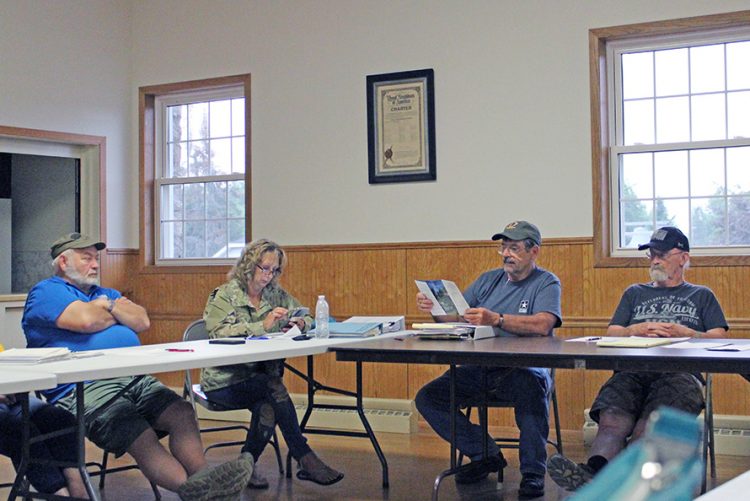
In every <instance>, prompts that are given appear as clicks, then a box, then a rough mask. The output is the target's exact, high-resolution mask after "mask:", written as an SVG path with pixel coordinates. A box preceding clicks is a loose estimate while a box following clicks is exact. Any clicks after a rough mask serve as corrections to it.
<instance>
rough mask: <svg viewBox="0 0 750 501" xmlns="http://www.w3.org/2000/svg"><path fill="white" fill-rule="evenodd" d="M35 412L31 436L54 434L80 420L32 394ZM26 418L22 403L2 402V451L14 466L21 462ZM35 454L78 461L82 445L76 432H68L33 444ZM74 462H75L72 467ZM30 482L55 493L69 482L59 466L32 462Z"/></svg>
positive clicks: (49, 492) (46, 457)
mask: <svg viewBox="0 0 750 501" xmlns="http://www.w3.org/2000/svg"><path fill="white" fill-rule="evenodd" d="M29 411H30V413H31V426H30V432H31V433H30V435H31V437H32V438H33V437H35V436H38V435H40V434H43V433H50V432H53V431H57V430H60V429H63V428H66V427H75V425H76V420H75V417H73V415H72V414H70V413H69V412H68V411H65V410H63V409H60V408H57V407H55V406H53V405H50V404H47V403H45V402H42V401H41V400H39V399H38V398H34V397H29ZM22 430H23V417H22V412H21V404H19V403H16V404H13V405H10V406H9V405H6V404H0V454H3V455H4V456H9V457H10V458H11V459H12V460H13V465H14V466H15V467H18V465H19V464H20V462H21V447H22V445H23V444H22V440H21V437H22ZM30 453H31V457H33V458H36V459H48V460H49V459H53V460H58V461H68V462H71V463H74V462H75V461H76V460H77V455H78V446H77V442H76V434H75V433H68V434H65V435H60V436H59V437H54V438H49V439H47V440H45V441H43V442H37V443H35V444H32V445H31V449H30ZM72 466H73V465H71V467H72ZM27 475H28V477H29V481H30V482H31V485H33V486H34V488H35V489H36V490H38V491H39V492H43V493H46V494H51V493H53V492H56V491H58V490H59V489H61V488H63V487H65V486H66V485H67V482H66V480H65V477H64V476H63V474H62V471H61V470H60V468H59V467H57V466H52V465H49V464H39V463H32V464H30V465H29V469H28V471H27Z"/></svg>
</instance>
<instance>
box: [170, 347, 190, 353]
mask: <svg viewBox="0 0 750 501" xmlns="http://www.w3.org/2000/svg"><path fill="white" fill-rule="evenodd" d="M164 351H171V352H176V353H186V352H193V351H195V350H194V349H192V348H167V349H166V350H164Z"/></svg>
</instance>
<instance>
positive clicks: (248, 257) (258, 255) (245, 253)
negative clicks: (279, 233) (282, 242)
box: [227, 238, 286, 292]
mask: <svg viewBox="0 0 750 501" xmlns="http://www.w3.org/2000/svg"><path fill="white" fill-rule="evenodd" d="M266 252H275V253H276V255H277V256H278V257H279V269H278V271H277V272H276V273H274V275H273V279H272V280H271V282H270V283H269V284H268V285H269V286H271V287H276V286H278V281H279V276H280V275H281V274H282V273H283V271H284V268H285V267H286V253H285V252H284V249H282V248H281V246H279V244H277V243H276V242H272V241H271V240H268V239H265V238H261V239H259V240H254V241H252V242H250V243H249V244H247V245H246V246H245V248H244V249H242V253H241V254H240V257H239V258H238V259H237V262H236V263H235V264H234V266H233V267H232V269H231V270H230V271H229V273H227V278H228V279H229V280H232V279H236V280H237V281H238V282H239V283H240V286H241V287H242V289H243V290H245V291H246V292H247V281H248V279H249V278H251V277H252V276H253V274H254V273H255V269H256V266H259V265H260V263H261V261H262V260H263V255H264V254H265V253H266Z"/></svg>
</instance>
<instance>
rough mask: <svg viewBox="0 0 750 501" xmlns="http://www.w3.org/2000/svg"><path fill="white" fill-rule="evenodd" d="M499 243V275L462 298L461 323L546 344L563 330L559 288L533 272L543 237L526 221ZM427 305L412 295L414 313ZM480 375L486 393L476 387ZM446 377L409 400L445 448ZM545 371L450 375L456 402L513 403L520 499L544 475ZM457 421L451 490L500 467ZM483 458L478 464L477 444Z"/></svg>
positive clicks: (478, 432) (493, 449) (467, 370)
mask: <svg viewBox="0 0 750 501" xmlns="http://www.w3.org/2000/svg"><path fill="white" fill-rule="evenodd" d="M492 239H493V240H500V241H501V245H500V248H499V249H498V253H499V254H500V255H501V256H502V258H503V266H502V268H498V269H494V270H490V271H488V272H485V273H483V274H482V275H480V276H479V278H477V279H476V280H475V281H474V283H472V284H471V285H469V287H468V288H467V289H466V291H465V292H464V296H465V297H466V301H467V302H468V304H469V306H470V308H469V309H468V310H466V312H465V313H464V319H465V320H466V321H467V322H470V323H472V324H474V325H490V326H493V327H496V328H498V329H499V330H500V332H501V333H502V334H503V335H508V336H552V335H554V328H555V327H559V326H560V325H561V324H562V312H561V308H560V280H558V278H557V277H556V276H555V275H554V274H553V273H550V272H549V271H547V270H544V269H542V268H540V267H538V266H537V265H536V260H537V257H538V256H539V249H540V246H541V243H542V236H541V234H540V232H539V229H538V228H537V227H536V226H534V225H533V224H531V223H528V222H526V221H514V222H512V223H510V224H508V225H507V226H506V227H505V228H504V229H503V231H501V232H500V233H497V234H496V235H494V236H493V237H492ZM432 306H433V304H432V301H430V300H429V299H428V298H427V297H426V296H425V295H424V294H422V293H418V294H417V307H418V308H419V309H420V311H423V312H426V313H428V312H430V310H431V309H432ZM483 371H486V374H487V387H486V388H484V387H483V386H482V384H481V381H482V380H483V377H484V374H483ZM449 383H450V381H449V376H448V373H446V374H443V375H442V376H440V377H439V378H437V379H435V380H434V381H432V382H430V383H428V384H427V385H425V386H424V387H423V388H422V389H421V390H419V392H418V393H417V396H416V404H417V409H419V412H420V413H421V414H422V416H424V418H425V420H426V421H427V422H428V423H429V424H430V426H432V428H433V429H434V430H435V431H436V432H437V433H438V435H440V436H441V437H443V438H444V439H445V440H450V413H451V409H450V398H449V389H450V385H449ZM552 384H553V382H552V380H551V377H550V371H549V369H542V368H506V367H488V368H483V367H477V366H468V365H464V366H460V367H457V368H456V386H455V389H456V402H457V403H458V404H459V405H461V403H462V402H466V401H470V400H475V399H477V398H479V397H481V396H482V395H483V394H484V393H489V394H490V395H491V396H492V397H493V398H496V399H499V400H506V401H509V402H512V403H513V406H514V410H515V417H516V423H517V425H518V428H519V430H520V444H519V453H518V455H519V458H520V462H521V474H522V479H521V485H520V487H519V491H518V494H519V498H520V499H528V498H536V497H540V496H543V495H544V475H545V472H546V466H545V463H546V459H547V450H546V444H547V436H548V434H549V394H550V392H551V391H552ZM455 416H456V447H457V448H458V450H459V451H461V452H462V453H463V454H464V455H465V456H468V457H469V458H470V459H471V463H469V464H468V465H466V466H464V467H462V468H461V469H460V470H459V471H458V473H457V474H456V482H457V483H463V484H468V483H474V482H479V481H480V480H483V479H485V478H486V477H487V476H488V475H489V473H491V472H499V473H498V474H499V475H502V469H503V468H504V467H505V466H506V465H507V462H506V461H505V458H503V455H502V452H501V451H500V449H499V448H498V446H497V445H496V444H495V442H494V440H492V438H491V437H489V436H486V434H485V433H484V432H483V430H482V428H481V427H479V426H478V425H476V424H473V423H471V421H469V420H468V419H467V418H466V416H465V415H464V414H463V413H461V412H457V411H456V413H455ZM485 440H487V444H488V450H489V455H488V457H487V458H484V455H483V450H484V441H485Z"/></svg>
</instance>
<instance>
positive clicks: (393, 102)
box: [367, 68, 437, 184]
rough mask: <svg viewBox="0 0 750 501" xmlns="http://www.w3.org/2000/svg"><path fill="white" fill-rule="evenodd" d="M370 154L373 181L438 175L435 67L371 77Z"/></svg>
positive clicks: (368, 80)
mask: <svg viewBox="0 0 750 501" xmlns="http://www.w3.org/2000/svg"><path fill="white" fill-rule="evenodd" d="M367 152H368V172H369V182H370V184H379V183H405V182H413V181H434V180H436V179H437V172H436V167H435V166H436V157H435V73H434V71H433V70H432V68H428V69H423V70H411V71H401V72H397V73H384V74H380V75H368V76H367Z"/></svg>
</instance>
